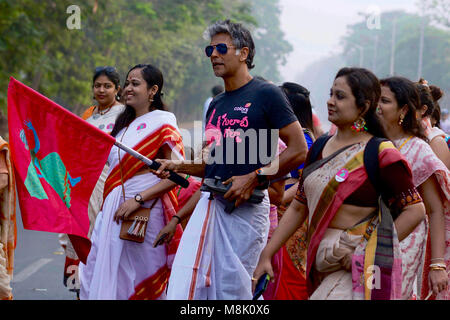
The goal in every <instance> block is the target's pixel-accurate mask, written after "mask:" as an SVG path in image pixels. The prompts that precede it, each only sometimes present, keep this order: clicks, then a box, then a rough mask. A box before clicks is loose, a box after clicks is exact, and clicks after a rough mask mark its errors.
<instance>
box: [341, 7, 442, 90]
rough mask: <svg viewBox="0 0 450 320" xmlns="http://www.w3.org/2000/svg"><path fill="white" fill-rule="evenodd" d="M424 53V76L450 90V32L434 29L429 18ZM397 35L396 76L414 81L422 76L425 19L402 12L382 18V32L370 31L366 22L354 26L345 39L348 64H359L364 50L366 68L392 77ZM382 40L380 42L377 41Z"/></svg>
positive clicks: (425, 29)
mask: <svg viewBox="0 0 450 320" xmlns="http://www.w3.org/2000/svg"><path fill="white" fill-rule="evenodd" d="M423 19H425V20H424V21H423V23H425V26H424V50H423V62H422V74H421V75H420V76H421V77H423V78H425V79H427V80H428V81H429V82H430V83H431V84H435V85H437V86H440V87H441V88H443V89H444V90H446V91H449V90H450V81H449V80H450V59H449V58H448V57H449V54H450V31H448V30H445V29H443V28H438V27H434V26H432V25H431V24H430V23H429V22H430V21H429V18H427V17H425V18H423ZM394 23H395V25H396V26H395V28H396V33H395V47H394V48H395V50H394V75H400V76H404V77H406V78H409V79H411V80H413V81H417V80H418V77H419V74H418V72H419V54H420V32H421V24H422V18H421V17H419V16H417V15H413V14H408V13H405V12H402V11H392V12H386V13H383V14H382V15H381V29H380V30H377V29H372V30H370V29H368V28H367V26H366V23H365V21H364V22H361V23H358V24H354V25H351V26H350V27H349V32H348V35H347V36H346V37H345V38H344V39H343V42H344V46H345V48H344V52H346V53H347V54H346V55H345V56H344V57H345V58H346V61H347V64H349V65H359V50H354V49H355V45H360V46H362V47H363V48H364V63H363V66H364V67H366V68H368V69H371V70H372V71H374V72H375V73H376V74H377V76H379V77H381V78H382V77H387V76H389V75H390V74H391V69H390V67H391V52H392V35H393V29H394ZM376 37H378V41H377V40H376ZM375 50H376V55H375Z"/></svg>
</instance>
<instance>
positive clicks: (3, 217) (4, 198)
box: [0, 137, 17, 300]
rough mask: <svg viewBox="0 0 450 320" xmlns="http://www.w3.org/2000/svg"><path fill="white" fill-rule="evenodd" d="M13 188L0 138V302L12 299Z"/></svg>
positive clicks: (15, 236)
mask: <svg viewBox="0 0 450 320" xmlns="http://www.w3.org/2000/svg"><path fill="white" fill-rule="evenodd" d="M15 187H16V186H15V180H14V172H13V167H12V164H11V160H10V155H9V147H8V143H7V142H6V141H5V140H3V138H2V137H0V300H11V299H13V294H12V288H11V281H12V279H13V270H14V250H15V248H16V241H17V229H16V192H15Z"/></svg>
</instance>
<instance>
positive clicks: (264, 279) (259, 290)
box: [252, 273, 270, 300]
mask: <svg viewBox="0 0 450 320" xmlns="http://www.w3.org/2000/svg"><path fill="white" fill-rule="evenodd" d="M269 281H270V276H269V274H268V273H264V274H263V275H262V276H261V277H260V278H259V279H258V283H257V284H256V288H255V293H254V294H253V299H252V300H258V298H259V297H260V296H261V295H262V294H263V293H264V291H266V289H267V285H268V284H269Z"/></svg>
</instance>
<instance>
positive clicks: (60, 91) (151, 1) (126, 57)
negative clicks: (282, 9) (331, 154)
mask: <svg viewBox="0 0 450 320" xmlns="http://www.w3.org/2000/svg"><path fill="white" fill-rule="evenodd" d="M72 4H73V1H69V0H60V1H56V0H53V1H43V2H41V1H32V0H16V1H14V0H0V111H1V110H3V112H5V111H6V93H7V85H8V82H9V77H11V76H12V77H15V78H16V79H18V80H19V81H22V82H24V83H25V84H26V85H29V86H31V87H32V88H34V89H35V90H37V91H39V92H41V93H42V94H44V95H46V96H48V97H49V98H50V99H52V100H54V101H56V102H57V103H59V104H61V105H62V106H64V107H66V108H68V109H69V110H71V111H72V112H75V113H77V114H80V113H81V112H82V111H83V110H84V109H85V108H86V107H88V106H89V105H92V104H93V103H94V101H93V100H92V88H91V87H92V75H93V70H94V68H95V67H96V66H101V65H112V66H115V67H116V68H117V69H118V71H119V73H120V74H121V79H122V81H123V80H124V78H125V76H126V72H127V71H128V70H129V68H130V67H132V66H134V65H135V64H138V63H151V64H154V65H156V66H157V67H159V68H160V69H161V70H162V72H163V74H164V79H165V84H164V88H163V92H164V93H165V102H166V103H167V104H168V105H169V110H171V111H173V112H175V113H176V115H177V117H178V119H179V121H180V122H183V121H188V120H194V119H200V118H201V117H200V115H201V112H202V106H203V102H204V100H205V99H206V98H207V97H208V96H209V95H210V90H211V87H212V86H213V85H214V84H217V83H221V82H222V81H221V79H217V78H215V77H214V75H213V72H212V70H211V66H210V62H209V59H208V58H206V56H205V55H204V52H203V48H204V47H205V45H206V44H207V42H208V41H207V40H205V39H203V32H204V30H205V29H206V27H207V26H208V25H209V24H210V23H212V22H214V21H217V20H220V19H226V18H231V19H232V20H233V21H237V22H243V23H244V24H245V25H246V26H248V27H250V28H251V29H252V30H255V26H256V25H257V24H258V25H259V26H260V27H259V28H264V29H265V30H266V31H267V34H266V36H264V37H256V38H257V40H256V42H257V46H258V51H257V60H256V61H257V62H258V64H259V65H260V66H259V68H260V69H257V71H258V74H261V75H263V76H266V77H269V78H273V77H275V78H276V77H277V75H278V69H277V66H278V63H279V61H282V60H283V58H284V54H287V53H288V51H289V49H290V45H289V44H288V43H287V42H285V41H284V40H283V39H282V38H283V35H282V33H281V32H280V30H279V20H278V16H279V10H278V9H277V8H278V0H264V1H253V0H252V1H244V0H226V1H225V0H164V1H156V0H115V1H105V0H103V1H102V0H78V1H76V3H75V4H76V5H77V6H79V7H80V9H81V29H79V30H77V29H73V30H69V29H68V27H67V26H66V21H67V19H68V18H69V16H70V15H71V14H69V13H67V12H66V10H67V8H68V7H69V6H70V5H72ZM268 18H269V19H268ZM269 20H270V21H269ZM274 80H276V79H274Z"/></svg>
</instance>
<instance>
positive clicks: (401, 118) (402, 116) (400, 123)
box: [398, 115, 405, 127]
mask: <svg viewBox="0 0 450 320" xmlns="http://www.w3.org/2000/svg"><path fill="white" fill-rule="evenodd" d="M403 119H405V116H404V115H401V116H400V120H399V121H398V125H399V126H400V127H401V126H402V124H403Z"/></svg>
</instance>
